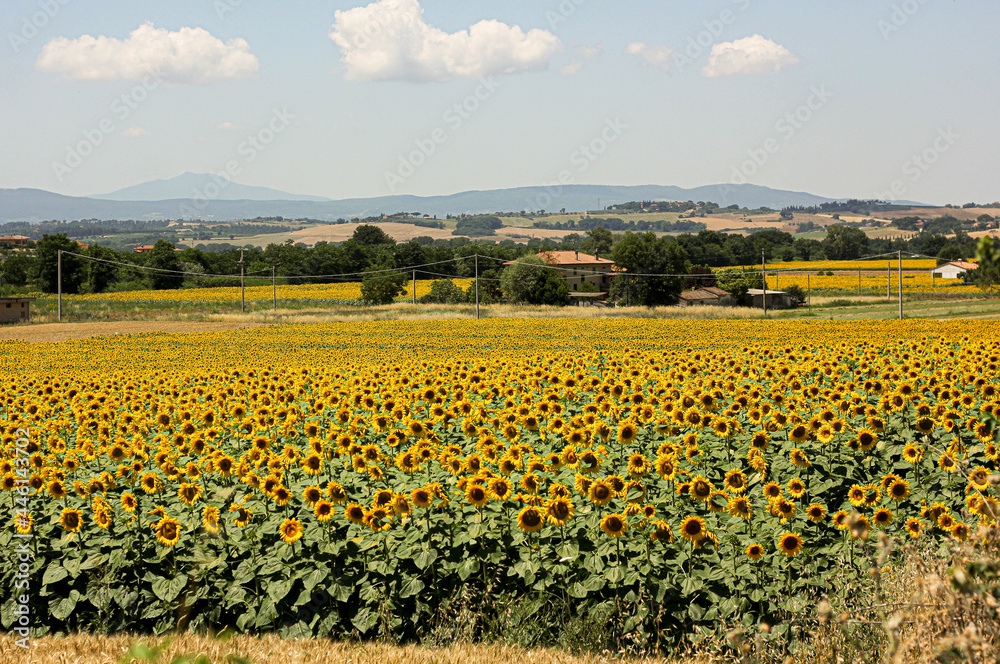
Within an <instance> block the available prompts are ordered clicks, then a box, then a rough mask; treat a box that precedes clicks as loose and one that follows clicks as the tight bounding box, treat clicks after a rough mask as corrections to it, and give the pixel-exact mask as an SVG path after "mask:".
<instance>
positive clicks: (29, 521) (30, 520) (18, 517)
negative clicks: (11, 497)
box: [14, 511, 35, 535]
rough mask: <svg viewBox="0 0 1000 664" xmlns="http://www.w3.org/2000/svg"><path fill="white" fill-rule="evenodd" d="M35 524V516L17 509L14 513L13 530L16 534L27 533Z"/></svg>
mask: <svg viewBox="0 0 1000 664" xmlns="http://www.w3.org/2000/svg"><path fill="white" fill-rule="evenodd" d="M34 526H35V518H34V517H33V516H31V515H30V514H28V513H27V512H22V511H19V512H17V513H16V514H15V515H14V530H15V531H17V534H18V535H27V534H29V533H30V532H31V530H32V528H34Z"/></svg>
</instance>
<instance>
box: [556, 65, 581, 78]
mask: <svg viewBox="0 0 1000 664" xmlns="http://www.w3.org/2000/svg"><path fill="white" fill-rule="evenodd" d="M581 69H583V63H582V62H574V63H572V64H569V65H566V66H565V67H563V68H562V69H560V70H559V73H560V74H564V75H565V76H572V75H573V74H575V73H577V72H578V71H580V70H581Z"/></svg>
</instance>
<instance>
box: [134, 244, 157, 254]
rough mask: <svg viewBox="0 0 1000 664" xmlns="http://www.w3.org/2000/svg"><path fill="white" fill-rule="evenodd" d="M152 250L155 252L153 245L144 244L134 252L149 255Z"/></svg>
mask: <svg viewBox="0 0 1000 664" xmlns="http://www.w3.org/2000/svg"><path fill="white" fill-rule="evenodd" d="M152 250H153V245H151V244H144V245H142V246H139V247H136V248H135V249H133V250H132V251H134V252H135V253H137V254H148V253H149V252H151V251H152Z"/></svg>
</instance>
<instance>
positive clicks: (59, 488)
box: [45, 480, 67, 500]
mask: <svg viewBox="0 0 1000 664" xmlns="http://www.w3.org/2000/svg"><path fill="white" fill-rule="evenodd" d="M45 490H46V491H48V492H49V495H50V496H52V497H53V498H55V499H56V500H62V499H63V498H65V497H66V495H67V491H66V485H65V484H63V483H62V482H61V481H60V480H52V481H51V482H49V483H48V485H47V486H46V487H45Z"/></svg>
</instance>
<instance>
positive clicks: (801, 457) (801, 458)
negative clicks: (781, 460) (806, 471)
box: [788, 447, 812, 468]
mask: <svg viewBox="0 0 1000 664" xmlns="http://www.w3.org/2000/svg"><path fill="white" fill-rule="evenodd" d="M788 458H789V460H790V461H791V462H792V465H793V466H795V467H797V468H809V467H811V466H812V462H811V461H809V457H807V456H806V453H805V452H803V451H802V450H800V449H799V448H797V447H795V448H793V449H792V451H791V452H789V454H788Z"/></svg>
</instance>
